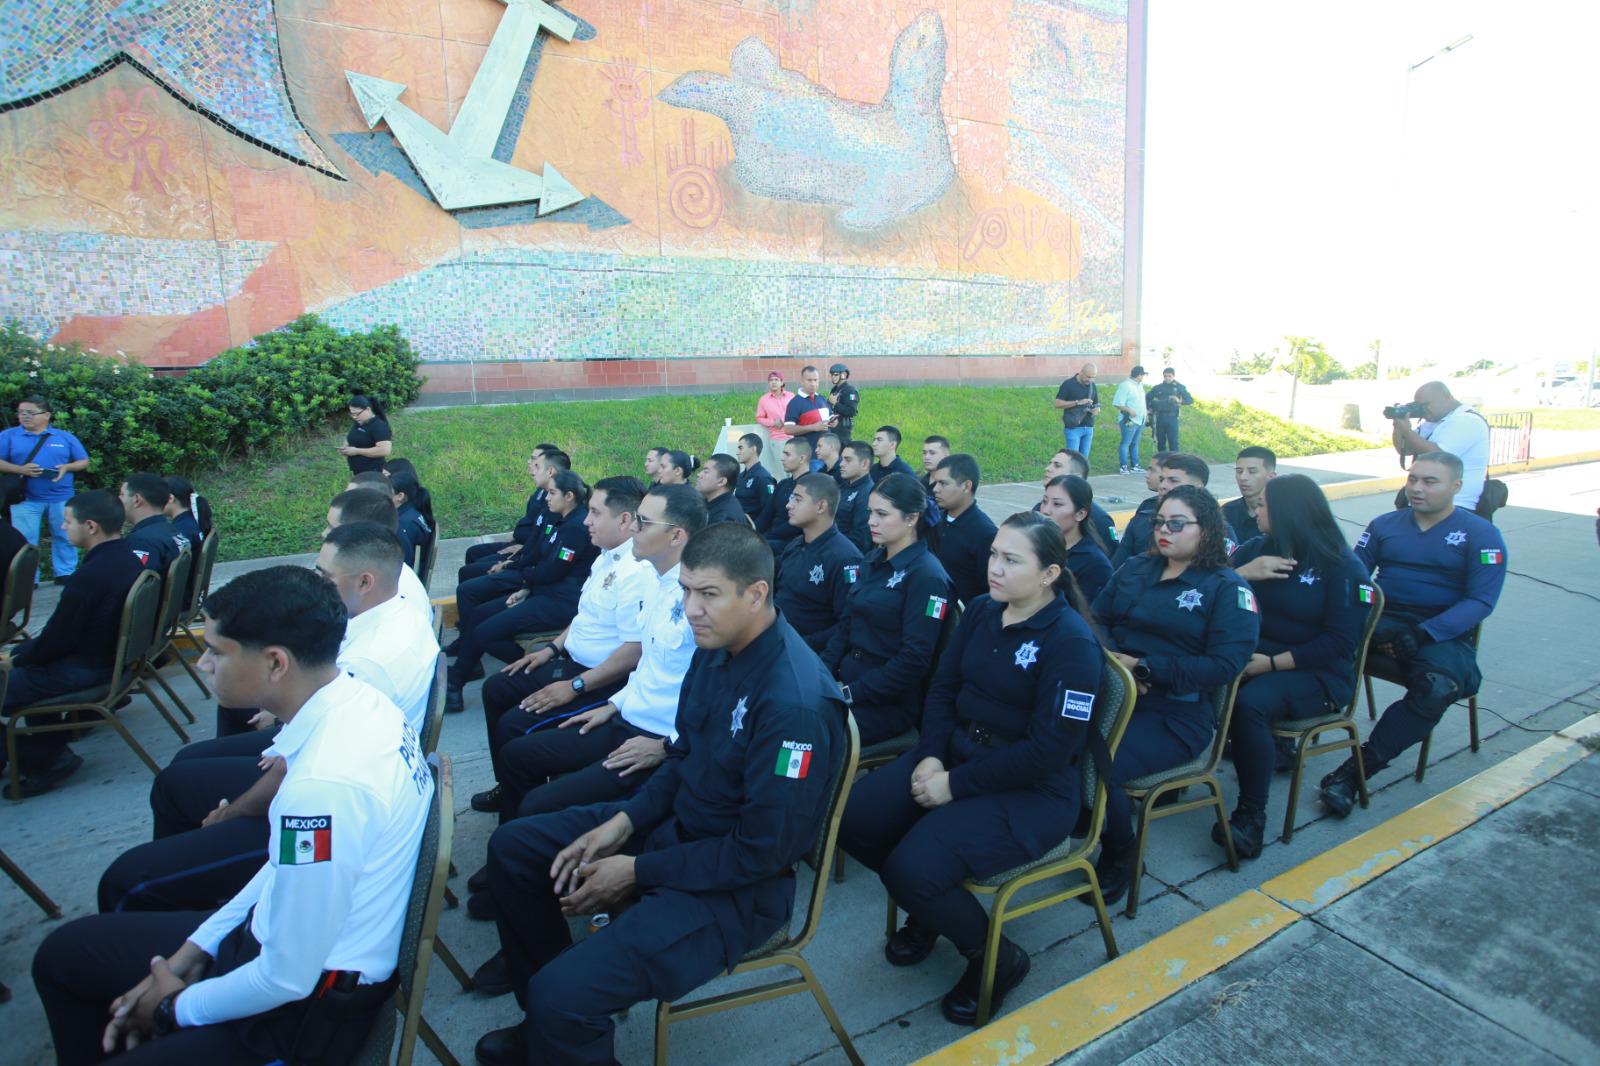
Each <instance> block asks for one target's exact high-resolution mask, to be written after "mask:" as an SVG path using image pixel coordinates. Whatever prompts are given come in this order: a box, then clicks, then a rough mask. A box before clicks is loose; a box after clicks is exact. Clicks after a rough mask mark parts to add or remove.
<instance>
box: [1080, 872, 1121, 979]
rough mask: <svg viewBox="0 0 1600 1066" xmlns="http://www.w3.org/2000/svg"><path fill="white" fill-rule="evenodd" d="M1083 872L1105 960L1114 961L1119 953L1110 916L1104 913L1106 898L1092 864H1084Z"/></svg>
mask: <svg viewBox="0 0 1600 1066" xmlns="http://www.w3.org/2000/svg"><path fill="white" fill-rule="evenodd" d="M1083 872H1084V876H1086V877H1087V878H1088V879H1089V901H1090V902H1091V903H1093V904H1094V920H1095V921H1097V922H1099V923H1100V939H1101V940H1104V941H1105V942H1106V958H1107V959H1114V958H1116V957H1117V955H1118V954H1120V952H1118V950H1117V938H1116V937H1115V936H1113V935H1112V933H1111V915H1110V914H1108V913H1107V912H1106V897H1105V896H1104V895H1103V894H1102V893H1101V891H1100V878H1099V877H1098V876H1097V875H1096V874H1095V872H1094V863H1092V862H1085V863H1084V864H1083Z"/></svg>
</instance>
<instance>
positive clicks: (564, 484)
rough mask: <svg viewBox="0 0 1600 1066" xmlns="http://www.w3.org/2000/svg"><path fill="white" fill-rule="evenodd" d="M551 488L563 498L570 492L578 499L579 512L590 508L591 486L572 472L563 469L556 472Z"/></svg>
mask: <svg viewBox="0 0 1600 1066" xmlns="http://www.w3.org/2000/svg"><path fill="white" fill-rule="evenodd" d="M551 487H552V488H554V489H555V490H556V491H557V492H559V493H561V494H562V495H563V496H564V495H566V494H567V493H569V492H570V493H572V495H573V496H575V497H577V501H578V509H579V510H583V509H584V508H586V507H588V506H589V486H588V485H585V484H584V483H583V478H581V477H579V476H578V475H577V474H574V473H573V472H572V471H571V470H567V469H562V470H558V471H556V476H555V479H554V481H553V482H552V483H551Z"/></svg>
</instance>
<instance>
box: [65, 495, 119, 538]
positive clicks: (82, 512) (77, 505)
mask: <svg viewBox="0 0 1600 1066" xmlns="http://www.w3.org/2000/svg"><path fill="white" fill-rule="evenodd" d="M67 510H69V511H71V512H72V517H74V518H76V519H77V520H78V521H80V522H93V523H94V524H95V525H97V526H99V527H100V530H101V532H103V533H116V532H117V531H119V530H120V529H122V523H124V522H126V521H127V520H128V513H127V512H126V511H124V510H123V509H122V501H121V500H119V499H117V498H116V496H114V495H113V494H111V493H109V492H107V491H106V490H105V489H90V490H89V491H88V492H80V493H78V494H77V495H76V496H69V497H67Z"/></svg>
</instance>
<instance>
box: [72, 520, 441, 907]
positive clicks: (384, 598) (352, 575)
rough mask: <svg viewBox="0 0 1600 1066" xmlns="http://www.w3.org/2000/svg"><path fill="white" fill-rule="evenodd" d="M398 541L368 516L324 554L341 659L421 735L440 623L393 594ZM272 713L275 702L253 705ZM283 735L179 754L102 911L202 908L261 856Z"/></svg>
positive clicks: (153, 794) (336, 534)
mask: <svg viewBox="0 0 1600 1066" xmlns="http://www.w3.org/2000/svg"><path fill="white" fill-rule="evenodd" d="M404 568H405V567H404V564H402V563H401V562H400V541H399V538H398V537H396V536H395V535H394V533H393V532H391V531H390V530H387V529H384V528H383V527H381V526H379V525H377V524H376V523H372V522H357V523H351V524H346V525H342V526H340V527H339V528H338V529H335V530H333V531H332V532H331V533H329V534H328V538H327V540H326V541H324V542H323V545H322V550H321V552H319V553H318V555H317V571H318V573H320V574H321V575H322V576H323V577H324V578H326V579H327V580H328V581H330V582H332V584H333V586H334V589H335V591H336V592H337V593H338V596H339V599H340V601H341V602H342V603H343V604H344V607H345V612H346V616H347V618H348V623H347V625H346V627H345V632H344V639H343V640H342V641H341V642H340V645H339V653H338V658H337V665H338V667H339V669H340V670H341V671H343V672H344V673H346V674H349V675H350V676H352V677H355V678H359V679H360V680H361V681H362V682H364V683H365V684H367V685H369V686H371V687H372V688H373V689H375V690H377V691H378V692H380V693H382V695H383V696H384V698H385V699H387V700H388V701H389V702H391V703H393V704H394V705H395V706H397V707H399V708H400V711H401V713H402V714H403V715H404V716H405V719H406V724H407V725H408V726H409V727H410V728H411V729H412V731H413V732H416V733H419V734H420V733H421V731H422V730H423V728H424V725H425V719H426V716H427V712H428V691H429V688H430V687H431V684H432V681H433V677H434V663H435V662H436V661H437V659H438V655H439V645H438V643H437V642H436V641H435V640H434V636H433V626H432V624H431V623H430V622H428V621H427V620H425V619H424V618H423V617H422V616H421V615H420V614H418V613H417V612H416V611H413V610H412V609H411V608H410V607H409V606H407V605H406V604H405V602H404V601H402V600H401V599H400V597H399V596H398V595H396V593H395V587H396V577H397V575H398V574H399V572H400V571H401V570H402V569H404ZM258 713H259V715H260V718H261V719H262V720H264V721H263V723H262V724H263V725H265V723H266V722H272V721H275V720H274V719H273V716H272V713H271V711H270V709H268V708H263V709H262V710H261V711H259V712H258ZM284 736H285V732H284V731H279V732H277V733H273V732H271V731H270V730H269V729H267V728H259V729H257V730H254V731H252V732H250V733H246V734H240V735H237V736H229V737H223V738H220V739H217V740H203V741H199V742H197V743H194V744H190V745H188V746H187V747H185V748H184V749H183V750H181V751H179V752H178V754H177V756H176V757H175V758H174V759H173V761H172V764H171V765H170V766H168V767H167V768H166V769H164V770H162V771H161V773H160V774H158V775H156V781H155V784H154V786H152V788H151V790H150V810H151V814H152V816H153V819H152V820H153V822H154V833H153V836H154V839H153V840H151V841H150V842H149V843H146V844H140V845H138V846H136V847H133V848H130V849H129V850H127V851H125V852H123V853H122V855H121V856H119V857H118V858H117V859H116V861H115V862H113V863H112V864H111V865H110V866H109V867H108V868H107V869H106V871H105V873H104V874H103V875H102V876H101V878H100V887H99V898H100V909H101V910H102V911H110V910H206V909H209V908H211V907H215V906H217V905H218V904H220V903H221V902H222V901H223V900H226V899H227V898H228V897H229V896H231V895H233V894H234V893H235V892H237V891H238V890H239V889H240V887H241V886H243V885H244V883H245V881H246V880H248V879H249V877H250V875H251V873H253V872H254V870H255V868H256V866H257V865H258V864H259V862H260V859H261V855H262V853H263V851H264V850H265V848H266V847H267V842H268V836H269V833H270V830H271V827H270V826H269V825H268V823H267V817H266V816H267V810H268V807H269V805H270V804H271V802H272V799H273V797H274V796H275V795H276V794H277V792H278V791H279V789H280V788H281V787H282V782H283V779H284V771H285V770H286V769H287V767H286V766H285V764H284V760H283V758H282V755H283V746H282V745H283V738H284Z"/></svg>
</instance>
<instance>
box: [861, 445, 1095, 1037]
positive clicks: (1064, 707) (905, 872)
mask: <svg viewBox="0 0 1600 1066" xmlns="http://www.w3.org/2000/svg"><path fill="white" fill-rule="evenodd" d="M896 476H902V477H903V476H904V475H896ZM1066 561H1067V558H1066V550H1065V548H1064V547H1063V545H1062V542H1061V537H1060V536H1059V535H1058V533H1057V531H1056V528H1055V526H1054V524H1053V523H1051V522H1050V520H1049V519H1047V518H1044V517H1043V516H1040V515H1036V514H1031V513H1030V514H1017V515H1012V516H1011V517H1010V518H1008V519H1006V521H1005V523H1004V524H1003V525H1002V526H1001V527H1000V529H999V531H998V532H997V533H996V534H995V538H994V543H993V545H992V546H991V548H990V549H989V563H988V580H989V595H987V596H979V597H977V598H976V599H974V600H973V601H972V602H971V603H970V604H968V605H967V609H966V611H965V613H964V614H963V615H962V616H961V624H960V626H959V627H958V628H957V629H956V632H955V635H954V636H953V637H952V639H951V642H950V646H949V648H948V649H947V650H946V651H945V653H944V655H943V656H942V657H941V659H940V662H939V668H938V673H937V674H936V675H935V677H934V680H933V685H932V687H931V688H930V689H929V692H928V700H927V707H926V710H925V711H924V714H923V719H922V737H921V739H920V741H919V742H918V744H917V746H916V747H915V748H914V749H913V750H911V751H909V752H907V753H906V754H904V755H902V756H901V757H900V758H898V759H896V760H895V761H894V762H892V763H890V764H889V765H888V766H885V767H884V768H883V769H881V770H878V771H875V772H874V773H872V774H870V775H868V776H867V777H866V779H864V780H863V781H861V782H860V783H859V784H857V785H856V787H855V790H854V791H853V792H852V793H851V795H850V803H849V806H848V807H847V808H846V810H845V812H844V820H843V823H842V825H841V827H840V831H839V842H840V846H841V847H842V848H844V850H845V851H846V852H848V853H849V854H850V855H852V856H853V857H855V858H856V859H858V860H860V861H861V862H862V863H863V864H865V865H866V866H868V867H870V868H872V869H873V870H876V871H877V872H878V875H879V876H880V877H881V878H882V879H883V883H884V886H885V887H886V888H887V889H888V890H889V894H890V895H891V896H892V897H893V899H894V900H895V902H896V903H898V904H899V905H900V906H901V907H903V908H904V909H905V911H906V913H907V915H908V918H907V919H906V924H905V926H904V927H903V928H902V929H900V930H899V932H897V933H895V934H894V936H892V937H890V938H889V943H888V946H887V947H886V948H885V949H884V953H885V954H886V955H887V956H888V959H889V961H890V962H891V963H893V964H894V965H896V966H910V965H913V964H915V963H918V962H921V961H922V960H923V959H925V958H927V956H928V953H929V952H930V951H932V950H933V945H934V942H935V941H936V940H937V939H938V938H939V937H940V936H941V935H942V936H944V937H947V938H948V939H949V940H950V941H951V942H952V943H953V944H955V946H956V948H957V950H959V951H960V952H961V953H962V954H963V955H965V956H966V957H967V958H968V960H969V962H968V965H967V971H966V973H965V974H964V975H963V976H962V978H961V980H960V981H959V982H958V983H957V984H956V986H955V987H954V988H953V989H951V990H950V992H949V994H947V995H946V996H945V997H944V1001H943V1004H942V1007H943V1010H944V1015H945V1017H946V1018H948V1019H950V1020H951V1021H952V1022H955V1023H957V1024H958V1025H972V1024H974V1022H975V1020H976V1015H977V1008H978V981H979V978H980V975H981V972H982V952H983V945H984V939H985V936H986V930H987V927H988V918H987V916H986V914H985V912H984V909H983V907H982V906H980V905H979V903H978V901H977V900H976V899H974V898H973V896H972V895H971V893H969V892H967V891H965V890H964V889H963V888H962V887H961V883H962V881H964V880H965V879H967V878H969V877H988V876H991V875H993V874H997V873H1000V872H1002V871H1004V870H1009V869H1011V868H1013V867H1016V866H1020V865H1022V864H1023V863H1026V862H1030V861H1032V860H1034V859H1036V858H1038V857H1039V856H1041V855H1043V854H1045V853H1046V852H1047V851H1049V850H1050V849H1051V848H1053V847H1055V846H1056V845H1057V844H1059V843H1061V841H1062V840H1063V839H1065V838H1066V836H1067V833H1068V832H1069V831H1070V830H1071V828H1072V825H1073V823H1074V822H1075V821H1076V820H1077V817H1078V811H1079V808H1080V807H1081V806H1082V804H1083V801H1084V797H1083V796H1082V795H1081V794H1080V791H1081V789H1080V785H1081V769H1080V766H1079V763H1080V760H1081V759H1082V758H1084V757H1085V755H1084V747H1085V742H1086V738H1087V736H1088V731H1089V729H1090V728H1091V721H1090V720H1091V718H1092V717H1093V710H1094V700H1095V694H1096V693H1097V692H1098V691H1099V688H1100V675H1101V671H1102V670H1103V668H1104V663H1105V659H1104V654H1103V653H1102V652H1101V650H1100V644H1099V642H1098V641H1097V640H1096V639H1095V636H1094V633H1093V631H1092V630H1091V629H1090V627H1089V623H1088V620H1087V619H1086V618H1085V617H1084V616H1083V615H1081V614H1079V613H1078V612H1077V611H1076V610H1074V609H1073V608H1072V607H1071V606H1069V605H1068V602H1067V598H1066V596H1065V595H1064V590H1065V588H1066V587H1067V585H1068V583H1070V581H1071V575H1070V572H1069V571H1067V569H1066ZM1027 972H1028V954H1027V952H1026V951H1024V950H1023V949H1022V948H1020V947H1018V946H1017V945H1016V944H1014V943H1012V942H1011V941H1010V940H1002V941H1001V942H1000V955H999V960H998V963H997V967H996V973H995V987H994V1010H995V1011H998V1010H999V1009H1000V1003H1001V1001H1002V1000H1003V999H1004V998H1005V995H1006V993H1007V992H1009V991H1010V990H1011V989H1012V988H1015V987H1016V985H1017V983H1018V982H1019V981H1021V980H1022V978H1023V976H1024V975H1025V974H1026V973H1027Z"/></svg>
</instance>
